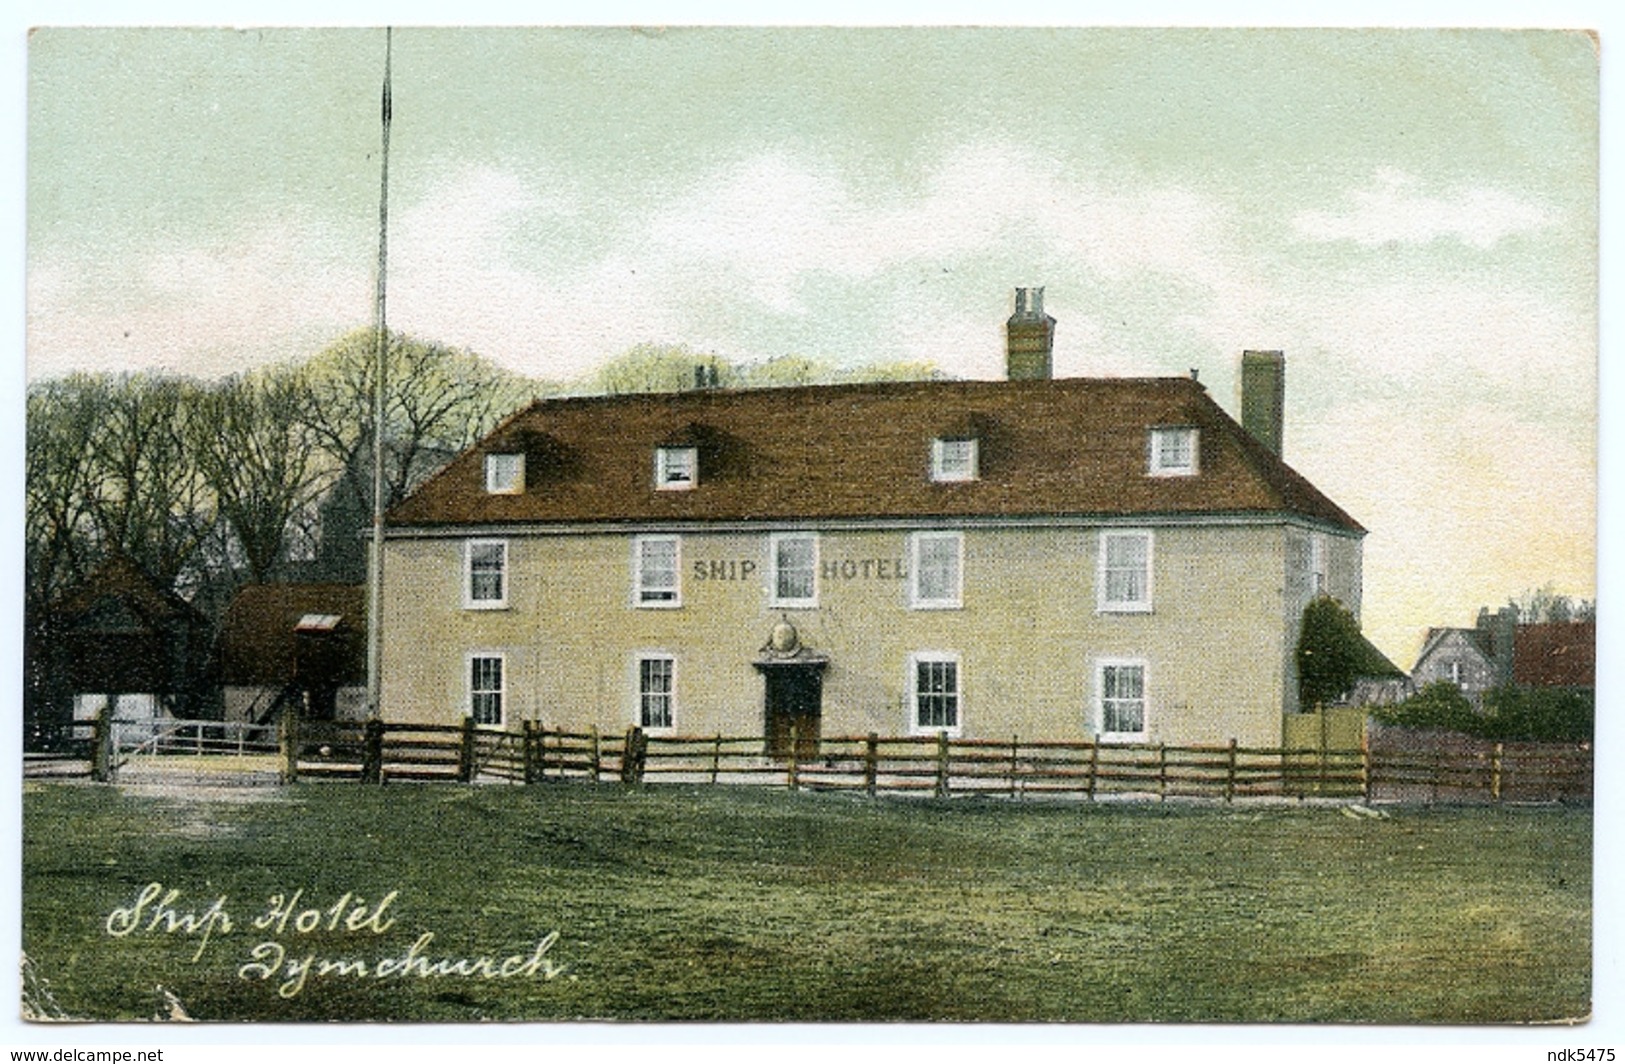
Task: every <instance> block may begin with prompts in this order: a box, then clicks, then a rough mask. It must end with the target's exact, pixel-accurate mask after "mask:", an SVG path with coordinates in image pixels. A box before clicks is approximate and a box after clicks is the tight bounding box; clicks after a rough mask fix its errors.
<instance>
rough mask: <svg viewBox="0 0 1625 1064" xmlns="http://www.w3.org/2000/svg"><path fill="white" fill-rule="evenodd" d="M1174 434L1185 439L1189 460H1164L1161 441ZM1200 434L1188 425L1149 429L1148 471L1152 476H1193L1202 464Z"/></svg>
mask: <svg viewBox="0 0 1625 1064" xmlns="http://www.w3.org/2000/svg"><path fill="white" fill-rule="evenodd" d="M1174 436H1183V437H1185V439H1186V441H1187V445H1188V448H1189V453H1190V461H1188V462H1184V463H1180V464H1170V463H1168V462H1166V461H1165V460H1164V456H1163V451H1162V445H1163V441H1164V440H1166V439H1168V438H1170V437H1174ZM1201 444H1202V435H1201V433H1200V432H1198V431H1197V430H1196V428H1194V427H1193V426H1190V425H1166V426H1159V427H1157V428H1154V429H1152V430H1151V433H1150V436H1149V439H1148V442H1147V447H1148V449H1149V451H1150V457H1149V461H1148V463H1147V465H1148V472H1149V473H1150V475H1151V476H1154V477H1193V476H1195V475H1196V474H1197V473H1198V472H1199V471H1200V470H1201V465H1202V457H1201V454H1202V452H1201Z"/></svg>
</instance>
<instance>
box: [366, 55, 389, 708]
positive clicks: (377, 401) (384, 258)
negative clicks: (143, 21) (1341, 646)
mask: <svg viewBox="0 0 1625 1064" xmlns="http://www.w3.org/2000/svg"><path fill="white" fill-rule="evenodd" d="M392 38H393V29H392V28H390V27H387V26H386V27H385V28H384V93H383V104H382V110H381V118H382V123H383V162H382V166H381V171H382V172H381V176H380V178H379V187H378V287H377V291H376V293H375V295H374V299H373V344H374V363H373V375H372V550H371V552H370V553H369V555H368V563H369V564H368V566H367V716H368V717H369V718H371V719H374V720H376V719H378V718H379V717H381V716H382V710H381V706H380V694H381V691H382V682H381V678H380V674H379V663H380V658H381V656H382V649H383V602H384V364H385V355H386V354H387V351H388V347H389V327H388V325H387V324H386V321H385V316H384V293H385V287H384V281H385V278H386V276H387V266H388V263H389V120H390V100H389V75H390V70H389V67H390V58H391V52H392V50H393V49H392V46H393V40H392Z"/></svg>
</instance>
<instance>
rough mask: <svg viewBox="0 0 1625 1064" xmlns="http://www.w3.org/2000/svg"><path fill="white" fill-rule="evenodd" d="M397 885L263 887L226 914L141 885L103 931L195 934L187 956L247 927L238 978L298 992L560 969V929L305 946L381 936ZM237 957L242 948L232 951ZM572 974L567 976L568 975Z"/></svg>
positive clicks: (220, 904) (389, 925)
mask: <svg viewBox="0 0 1625 1064" xmlns="http://www.w3.org/2000/svg"><path fill="white" fill-rule="evenodd" d="M400 893H401V892H400V891H398V890H392V891H390V892H389V893H388V894H385V895H383V896H382V897H379V898H376V899H369V898H366V897H363V896H362V895H360V894H356V893H355V892H353V891H345V892H344V893H343V894H342V895H340V896H339V897H338V898H336V899H334V900H333V901H332V902H331V903H330V904H326V903H324V902H323V901H314V902H312V901H310V900H308V899H307V898H306V897H305V892H304V890H303V889H300V890H295V891H293V892H292V893H277V894H271V895H269V896H268V897H267V898H266V900H265V902H264V903H263V904H262V905H257V906H255V907H254V908H253V909H252V910H248V911H250V912H252V913H253V915H251V916H247V917H241V916H237V915H234V914H233V912H232V910H231V909H230V908H229V906H228V898H227V896H226V895H224V894H221V895H219V896H218V897H215V898H214V899H212V900H201V901H196V902H193V901H189V900H184V899H183V895H182V891H181V890H180V889H179V888H176V887H167V886H165V885H164V884H163V883H148V884H147V885H146V886H144V887H142V888H141V891H140V892H139V893H138V894H137V895H136V896H135V898H134V900H133V901H131V903H130V904H128V905H120V906H117V907H115V908H114V909H113V910H112V911H111V912H109V913H108V914H107V922H106V931H107V934H108V935H109V936H111V937H113V938H116V939H128V938H132V937H137V936H157V935H171V936H175V937H178V938H183V939H186V940H188V941H189V942H195V943H196V948H195V949H194V950H193V951H192V959H191V963H193V964H197V963H198V962H200V961H201V960H202V959H203V956H204V954H205V953H206V952H207V951H208V949H209V946H210V945H211V943H214V942H215V940H216V939H217V938H219V937H222V936H235V935H240V934H242V933H243V932H245V931H246V932H251V935H250V937H252V938H255V939H257V940H258V941H257V942H255V943H254V944H253V945H252V946H250V947H249V948H248V951H247V953H246V957H247V960H246V961H245V962H244V963H242V964H240V965H239V966H238V968H237V978H239V979H243V980H247V981H251V982H262V983H266V984H268V985H274V986H275V987H276V992H277V994H278V996H280V997H284V998H296V997H298V996H299V995H300V994H302V993H304V992H305V990H306V989H307V987H309V986H310V985H311V981H312V980H315V981H318V982H319V981H321V980H324V979H350V980H372V981H375V982H382V981H389V980H394V981H405V980H410V979H487V980H494V979H542V980H544V981H547V980H553V979H557V978H558V977H559V976H561V975H564V974H565V973H566V971H567V970H568V966H567V965H563V964H559V963H555V961H554V960H553V958H552V957H551V956H550V954H551V953H552V951H553V947H554V946H555V945H556V944H557V943H558V940H559V933H558V932H557V931H550V932H548V933H547V934H545V935H543V936H542V937H541V938H539V939H537V940H536V943H535V945H534V947H533V948H532V949H531V950H530V952H529V953H523V952H521V953H514V954H510V955H507V956H496V955H480V956H466V955H465V956H452V955H437V954H436V952H435V951H434V949H433V947H434V938H435V933H434V932H433V931H420V932H419V933H418V934H417V937H416V938H415V939H414V940H413V941H412V943H411V944H410V945H409V946H406V947H405V948H404V949H400V948H398V947H397V948H395V949H393V950H389V949H382V948H379V947H378V946H377V945H375V946H374V947H373V948H372V949H370V950H369V949H353V950H351V951H349V952H347V953H346V954H344V955H337V954H336V953H335V954H330V955H324V954H322V953H319V952H317V950H316V949H313V948H309V946H310V943H311V942H312V941H313V940H312V939H311V938H310V937H309V936H323V938H322V943H321V944H322V948H324V949H326V948H327V947H328V941H329V940H330V939H331V938H332V937H333V936H339V937H340V938H341V939H342V938H348V937H356V938H359V939H360V940H361V941H362V942H363V943H374V944H376V943H381V940H382V939H383V938H384V937H385V936H386V935H388V934H389V932H390V931H391V930H392V929H393V928H394V927H395V926H396V923H397V916H396V902H397V901H398V900H399V899H400ZM239 956H240V957H241V956H242V955H239ZM571 978H574V977H573V976H572V977H571Z"/></svg>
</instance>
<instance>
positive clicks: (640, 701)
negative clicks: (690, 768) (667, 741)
mask: <svg viewBox="0 0 1625 1064" xmlns="http://www.w3.org/2000/svg"><path fill="white" fill-rule="evenodd" d="M651 661H663V662H665V663H666V683H667V687H666V691H665V698H666V716H667V718H668V719H667V722H666V723H665V724H648V723H646V722H645V718H644V712H643V711H644V699H645V698H646V697H647V696H648V695H650V694H653V693H657V692H648V691H645V690H644V687H643V666H644V663H645V662H651ZM632 723H633V724H636V725H637V726H638V727H639V728H641V729H643V731H645V732H647V733H649V734H652V735H670V734H674V733H675V732H676V731H677V655H675V654H673V653H671V652H669V651H665V650H640V651H638V652H637V653H636V654H634V655H633V656H632Z"/></svg>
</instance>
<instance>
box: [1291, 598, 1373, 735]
mask: <svg viewBox="0 0 1625 1064" xmlns="http://www.w3.org/2000/svg"><path fill="white" fill-rule="evenodd" d="M1366 659H1367V650H1366V642H1365V638H1364V637H1363V636H1361V635H1360V622H1359V621H1356V620H1355V619H1354V614H1352V613H1350V612H1349V611H1348V609H1347V608H1345V607H1344V605H1343V604H1342V603H1341V602H1338V601H1337V600H1336V599H1334V598H1332V597H1331V596H1330V595H1320V596H1318V597H1316V598H1315V599H1314V600H1312V601H1311V602H1310V603H1309V605H1307V606H1305V607H1304V610H1303V626H1302V628H1301V629H1300V631H1299V635H1298V651H1297V660H1298V704H1299V705H1300V706H1303V707H1305V708H1307V707H1309V706H1316V705H1324V704H1325V703H1327V702H1331V701H1335V700H1336V699H1337V698H1338V697H1339V696H1341V695H1343V694H1345V693H1347V692H1348V691H1349V690H1350V689H1351V688H1352V687H1353V686H1354V681H1355V680H1357V679H1358V678H1359V677H1360V676H1361V675H1362V667H1363V666H1364V665H1365V664H1366Z"/></svg>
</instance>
